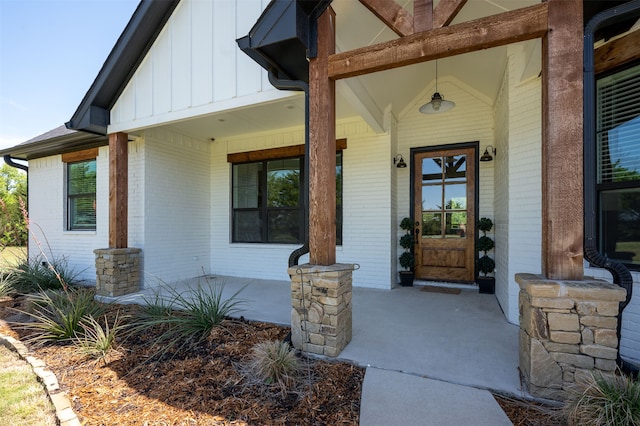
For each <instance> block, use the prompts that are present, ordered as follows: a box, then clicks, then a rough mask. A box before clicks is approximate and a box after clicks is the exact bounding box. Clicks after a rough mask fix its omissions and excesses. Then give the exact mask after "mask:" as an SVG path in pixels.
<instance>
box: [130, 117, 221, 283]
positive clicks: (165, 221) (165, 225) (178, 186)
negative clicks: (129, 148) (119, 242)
mask: <svg viewBox="0 0 640 426" xmlns="http://www.w3.org/2000/svg"><path fill="white" fill-rule="evenodd" d="M144 144H145V167H144V175H145V176H144V181H145V183H146V185H145V188H144V192H145V194H144V207H143V212H144V251H143V257H144V285H145V287H153V286H157V285H158V284H159V283H161V282H166V283H170V282H176V281H181V280H187V279H190V278H192V277H196V276H201V275H203V274H208V273H209V271H210V248H209V241H210V238H211V232H210V223H211V219H210V199H209V196H210V192H211V191H210V186H211V179H210V172H209V152H210V146H209V145H210V142H208V141H200V140H196V139H193V138H190V137H187V136H183V135H180V134H177V133H173V132H169V131H167V130H164V129H152V130H147V131H145V133H144Z"/></svg>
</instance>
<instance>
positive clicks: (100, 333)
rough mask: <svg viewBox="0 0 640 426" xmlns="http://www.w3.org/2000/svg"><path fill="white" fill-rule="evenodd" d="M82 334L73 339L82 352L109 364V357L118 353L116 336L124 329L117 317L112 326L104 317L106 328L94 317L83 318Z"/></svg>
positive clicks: (81, 323)
mask: <svg viewBox="0 0 640 426" xmlns="http://www.w3.org/2000/svg"><path fill="white" fill-rule="evenodd" d="M80 327H82V333H81V334H77V335H76V336H75V337H74V338H73V344H74V345H75V346H76V347H77V348H78V350H79V351H80V352H82V353H83V354H85V355H87V356H88V357H90V358H93V359H95V360H98V361H99V360H102V361H104V363H105V364H106V363H107V359H108V357H109V355H110V354H111V353H113V352H117V351H116V348H115V344H116V336H117V335H118V334H119V333H120V330H121V329H122V328H123V326H122V325H120V318H119V316H118V315H116V317H115V319H114V320H113V324H112V325H111V326H110V325H109V321H108V320H107V317H106V316H105V317H104V327H103V325H102V324H100V323H99V322H98V321H96V320H95V319H94V318H93V317H91V316H89V317H86V318H83V319H82V320H81V322H80Z"/></svg>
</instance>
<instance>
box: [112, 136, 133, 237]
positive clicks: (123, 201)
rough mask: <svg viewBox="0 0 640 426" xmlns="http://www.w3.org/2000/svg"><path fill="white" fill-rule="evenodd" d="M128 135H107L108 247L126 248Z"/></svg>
mask: <svg viewBox="0 0 640 426" xmlns="http://www.w3.org/2000/svg"><path fill="white" fill-rule="evenodd" d="M128 139H129V138H128V135H127V134H126V133H111V134H110V135H109V247H110V248H126V247H127V243H128V241H127V237H128V235H127V227H128V223H127V213H128V212H127V202H128V191H129V187H128V165H129V161H128V156H129V153H128V143H129V140H128Z"/></svg>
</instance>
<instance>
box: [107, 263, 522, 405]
mask: <svg viewBox="0 0 640 426" xmlns="http://www.w3.org/2000/svg"><path fill="white" fill-rule="evenodd" d="M355 273H356V274H357V272H355ZM214 282H215V283H218V284H220V283H224V293H223V297H225V298H228V297H230V296H232V295H233V294H234V293H235V292H236V291H238V290H240V289H242V291H241V292H240V294H239V296H238V297H240V298H242V299H245V300H246V301H247V303H246V304H245V305H244V306H243V311H242V312H241V313H240V315H242V316H243V317H244V318H246V319H250V320H256V321H266V322H271V323H277V324H282V325H285V326H289V324H290V323H291V290H290V283H289V282H287V281H277V280H261V279H254V278H239V277H223V276H217V277H209V278H206V279H205V278H197V279H193V280H189V281H185V282H179V283H175V284H172V286H173V287H174V288H175V289H177V290H178V291H180V292H181V293H182V292H185V293H186V292H188V291H189V288H194V287H196V286H197V285H198V284H200V285H202V286H203V287H206V286H207V285H213V284H214ZM422 289H423V287H422V286H419V285H416V286H415V287H400V288H395V289H392V290H376V289H368V288H361V287H355V288H354V289H353V337H352V340H351V342H350V343H349V344H348V345H347V347H346V348H345V349H344V350H343V351H342V353H341V354H340V356H339V357H338V359H341V360H348V361H352V362H354V363H356V364H358V365H361V366H365V367H375V368H377V369H381V370H388V371H396V372H403V373H407V374H411V375H416V376H420V377H426V378H431V379H436V380H441V381H445V382H449V383H454V384H460V385H466V386H472V387H476V388H481V389H489V390H492V391H496V392H499V393H505V394H510V395H521V394H522V392H523V391H522V390H521V387H520V376H519V370H518V330H519V328H518V326H516V325H513V324H510V323H508V322H507V320H506V319H505V316H504V314H503V313H502V311H501V310H500V306H499V304H498V302H497V300H496V299H495V297H494V296H493V295H487V294H479V293H478V291H477V288H474V289H462V290H461V292H460V294H446V293H437V292H430V291H423V290H422ZM154 291H159V292H160V293H159V294H161V295H162V294H164V295H167V294H168V293H167V291H166V288H165V289H163V288H162V287H153V288H146V289H143V290H140V291H139V292H137V293H134V294H130V295H127V296H122V297H119V298H102V299H103V300H105V299H106V300H110V301H117V302H118V303H145V299H147V300H153V297H155V293H154Z"/></svg>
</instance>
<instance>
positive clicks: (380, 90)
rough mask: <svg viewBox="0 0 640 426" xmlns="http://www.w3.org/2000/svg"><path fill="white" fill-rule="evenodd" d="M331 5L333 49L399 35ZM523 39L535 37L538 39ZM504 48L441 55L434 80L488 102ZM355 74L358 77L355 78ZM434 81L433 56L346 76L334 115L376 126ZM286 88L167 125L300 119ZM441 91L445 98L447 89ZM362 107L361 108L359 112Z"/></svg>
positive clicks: (221, 133) (475, 2) (233, 127)
mask: <svg viewBox="0 0 640 426" xmlns="http://www.w3.org/2000/svg"><path fill="white" fill-rule="evenodd" d="M396 1H397V3H399V4H400V5H401V6H402V7H404V8H405V9H406V10H408V11H410V12H412V11H413V0H396ZM539 2H540V1H539V0H469V1H468V2H467V3H466V4H465V6H464V7H463V8H462V10H461V11H460V12H459V14H458V15H457V16H456V18H455V19H454V20H453V22H452V23H451V25H455V24H457V23H461V22H465V21H469V20H473V19H477V18H481V17H486V16H490V15H496V14H499V13H503V12H506V11H510V10H515V9H519V8H523V7H527V6H531V5H534V4H537V3H539ZM434 3H435V5H437V4H438V3H439V0H434ZM589 3H600V2H589ZM610 4H611V3H610ZM331 5H332V7H333V8H334V10H335V12H336V44H337V52H341V51H348V50H352V49H355V48H358V47H364V46H369V45H372V44H377V43H381V42H384V41H388V40H393V39H396V38H398V36H397V35H396V34H395V33H394V32H393V31H392V30H391V29H389V28H388V27H387V26H386V25H384V23H383V22H382V21H380V20H379V19H378V18H377V17H376V16H374V15H373V13H371V12H370V11H369V10H367V9H366V8H365V7H364V6H363V5H362V4H361V3H360V2H359V1H356V0H333V2H332V4H331ZM592 6H593V4H592V5H590V6H589V7H590V8H591V9H593V7H592ZM600 9H602V7H600ZM595 11H597V10H595ZM595 11H593V10H586V9H585V14H589V15H591V14H593V13H595ZM526 43H539V41H536V40H534V41H529V42H526ZM506 52H507V47H506V46H503V47H496V48H492V49H487V50H483V51H479V52H473V53H468V54H465V55H460V56H454V57H449V58H445V59H441V60H439V61H438V80H440V81H442V80H445V79H447V78H454V79H456V80H458V81H461V82H463V83H464V84H465V85H466V86H468V87H471V88H473V89H474V90H475V91H477V92H478V93H479V94H480V95H482V96H483V97H484V98H485V99H487V100H488V101H489V102H490V103H493V102H494V101H495V99H496V96H497V95H498V91H499V88H500V83H501V79H502V77H503V74H504V67H505V65H506ZM529 52H534V53H533V56H532V57H533V58H534V59H535V60H534V61H532V64H533V65H532V67H533V68H536V69H533V70H532V69H530V70H529V74H528V75H537V73H538V71H539V69H540V55H539V53H538V52H539V50H535V49H531V50H529ZM354 80H357V81H355V82H354ZM434 83H435V62H434V61H431V62H426V63H421V64H416V65H411V66H407V67H402V68H397V69H393V70H389V71H383V72H378V73H374V74H368V75H364V76H361V77H357V78H352V79H347V80H345V81H344V82H340V84H339V85H338V86H337V98H336V104H337V105H336V110H337V111H336V117H337V119H343V118H349V117H354V116H357V115H362V116H363V117H365V119H368V121H369V123H370V124H371V117H374V118H373V120H377V124H378V125H379V127H378V128H377V129H376V128H375V126H372V127H373V128H374V130H381V127H382V111H384V110H385V109H386V108H387V107H388V106H391V108H392V109H391V110H392V112H393V114H394V115H395V116H396V117H399V116H400V114H401V113H402V112H403V111H404V110H405V109H406V108H408V107H410V105H412V104H413V103H415V102H416V100H417V98H418V96H420V95H423V96H424V95H429V94H428V93H426V90H427V89H429V90H431V88H433V85H434ZM290 93H291V96H290V97H287V98H285V99H281V100H278V101H275V102H271V103H269V104H263V105H257V106H252V107H248V108H241V109H237V110H234V111H224V112H221V113H217V114H213V115H208V116H206V117H201V118H197V119H192V120H189V121H185V122H180V123H175V124H172V125H170V126H169V127H172V128H174V129H175V130H178V131H179V132H181V133H184V134H187V135H190V136H193V137H197V138H201V139H205V140H209V139H211V138H216V139H219V138H223V137H229V136H233V135H238V134H244V133H251V132H258V131H268V130H275V129H278V128H285V127H291V126H296V125H302V124H303V123H304V97H303V95H302V93H299V92H290ZM363 95H364V96H363ZM444 96H445V98H446V93H444ZM354 99H360V101H354ZM363 99H364V100H363ZM454 101H455V100H454ZM363 111H365V113H364V114H363ZM367 117H369V118H367Z"/></svg>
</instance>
